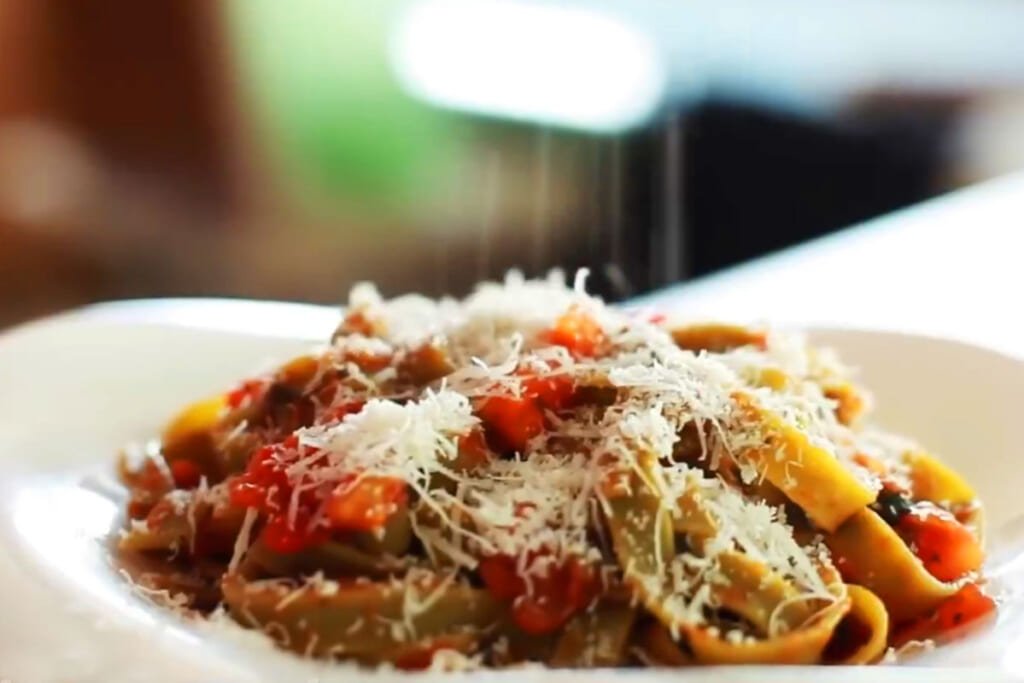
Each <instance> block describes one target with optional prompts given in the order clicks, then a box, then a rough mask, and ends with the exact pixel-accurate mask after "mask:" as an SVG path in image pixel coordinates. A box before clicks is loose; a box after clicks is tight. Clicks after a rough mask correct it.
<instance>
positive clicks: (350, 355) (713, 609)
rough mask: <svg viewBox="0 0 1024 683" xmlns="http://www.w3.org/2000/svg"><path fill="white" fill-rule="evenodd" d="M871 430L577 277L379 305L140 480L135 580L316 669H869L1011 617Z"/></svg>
mask: <svg viewBox="0 0 1024 683" xmlns="http://www.w3.org/2000/svg"><path fill="white" fill-rule="evenodd" d="M869 407H870V400H869V397H868V395H867V394H866V393H865V392H864V390H863V389H862V388H860V387H859V386H858V385H857V384H856V383H855V382H854V381H853V378H852V375H851V373H850V371H849V370H848V369H846V368H845V367H844V366H843V365H841V364H840V362H839V361H838V359H837V358H836V357H835V356H834V355H833V354H832V353H830V352H828V351H827V350H822V349H817V348H812V347H810V346H808V345H807V343H806V342H805V340H804V339H803V338H802V337H801V336H799V335H793V334H782V333H778V332H772V331H767V330H760V329H753V328H746V327H733V326H728V325H720V324H703V325H685V326H684V325H679V324H676V323H673V322H672V321H671V320H668V319H666V318H665V317H664V316H663V315H658V314H652V313H650V312H646V311H629V310H620V309H617V308H612V307H608V306H605V305H604V304H603V303H601V302H600V301H599V300H597V299H595V298H592V297H590V296H588V295H587V294H586V293H585V291H584V287H583V277H580V276H578V277H577V281H576V283H575V286H574V287H568V286H566V285H565V283H564V280H563V279H562V278H561V276H560V275H558V274H553V275H552V276H551V277H549V278H547V279H544V280H524V279H523V278H522V277H521V276H519V275H518V274H515V273H513V274H510V275H509V276H508V277H507V278H506V280H505V281H504V282H503V283H486V284H483V285H481V286H479V287H478V288H477V290H476V291H475V292H474V293H473V294H472V295H470V296H469V297H468V298H466V299H465V300H462V301H454V300H448V299H444V300H440V301H433V300H429V299H426V298H423V297H419V296H404V297H399V298H397V299H392V300H383V299H382V298H381V297H380V296H379V294H377V292H376V290H375V289H373V288H372V287H370V286H367V285H361V286H358V287H356V288H355V289H354V290H353V293H352V295H351V297H350V302H349V306H348V307H347V309H346V314H345V316H344V319H343V321H342V323H341V325H340V326H339V328H338V330H337V332H336V333H335V335H334V336H333V339H331V341H330V343H329V345H327V346H326V347H324V348H322V349H318V350H316V351H315V352H312V353H310V354H309V355H305V356H302V357H300V358H296V359H294V360H292V361H291V362H289V363H287V364H286V365H284V366H283V367H280V368H279V369H277V370H275V371H273V372H269V373H267V374H265V375H262V376H259V377H255V378H253V379H249V380H246V381H244V382H241V383H240V384H238V385H237V386H236V387H234V388H232V389H230V390H229V391H227V392H226V393H223V394H221V395H217V396H215V397H213V398H211V399H208V400H204V401H201V402H198V403H196V404H194V405H192V406H190V407H188V408H187V409H185V410H184V411H183V412H182V413H181V414H180V415H179V416H178V417H176V418H175V419H174V420H172V421H171V422H170V424H169V425H168V426H167V427H166V429H165V431H164V433H163V435H162V437H161V439H160V440H159V441H154V443H152V444H149V445H147V446H144V447H137V448H133V449H127V450H126V452H125V454H124V455H123V456H122V458H121V461H120V464H119V468H120V475H121V477H122V479H123V481H124V482H125V484H126V485H127V487H128V489H129V491H130V499H129V503H128V506H127V518H128V522H127V524H126V528H125V530H124V531H123V532H122V533H121V536H120V539H119V550H120V552H121V554H122V556H123V557H124V558H126V562H127V560H128V559H130V560H131V561H132V563H133V564H132V566H134V567H135V568H136V569H135V570H134V571H133V577H134V578H133V580H134V581H136V582H138V583H139V584H141V585H143V586H144V587H145V588H146V589H147V590H149V591H165V592H166V593H167V594H172V595H174V596H176V601H177V602H176V604H177V605H178V606H180V607H182V608H184V609H186V610H188V611H190V613H195V614H209V613H216V614H218V615H228V616H230V617H231V618H232V619H234V620H235V621H237V622H238V623H239V624H241V625H242V626H245V627H248V628H252V629H258V630H260V631H262V632H264V633H266V634H267V635H268V636H269V637H270V638H271V639H273V640H274V641H275V642H276V643H277V644H278V645H280V646H281V647H283V648H286V649H289V650H293V651H295V652H296V653H299V654H301V655H305V656H310V657H318V658H332V659H340V660H350V661H355V662H359V663H361V664H366V665H393V666H396V667H400V668H406V669H418V668H427V667H434V668H455V667H466V666H492V667H502V666H511V665H515V664H519V663H524V662H540V663H544V664H547V665H550V666H553V667H618V666H663V667H674V666H693V665H704V664H864V663H873V662H878V661H880V660H882V659H883V658H884V657H886V655H887V652H888V653H891V652H892V648H900V647H901V646H903V645H905V644H907V643H911V642H915V641H925V640H928V639H933V638H942V637H948V636H949V635H950V634H952V633H955V632H957V631H958V630H959V629H961V628H962V627H964V626H965V625H968V624H976V623H978V622H980V621H982V620H984V619H985V618H986V617H988V616H989V615H991V614H992V613H993V612H994V609H995V603H994V602H993V601H992V599H991V598H989V597H988V596H987V595H986V594H985V593H984V592H983V588H982V585H983V582H982V581H981V575H980V571H981V566H982V561H983V552H982V549H981V514H980V507H979V505H978V501H977V499H976V496H975V493H974V491H973V490H972V489H971V487H970V486H969V485H968V484H967V483H966V482H965V481H964V480H963V479H962V478H961V477H960V476H958V475H957V474H956V473H955V472H953V471H952V470H950V469H949V468H948V467H946V466H945V465H943V464H941V463H940V462H939V461H937V460H936V459H935V458H933V457H932V456H931V455H929V454H928V453H927V452H926V451H924V450H922V449H921V448H920V447H918V446H917V445H915V444H914V443H913V442H911V441H909V440H906V439H903V438H900V437H896V436H893V435H890V434H885V433H882V432H880V431H878V430H876V429H873V428H871V427H869V426H867V425H866V424H865V423H866V421H867V414H868V412H869ZM138 567H142V568H143V569H141V570H140V569H138Z"/></svg>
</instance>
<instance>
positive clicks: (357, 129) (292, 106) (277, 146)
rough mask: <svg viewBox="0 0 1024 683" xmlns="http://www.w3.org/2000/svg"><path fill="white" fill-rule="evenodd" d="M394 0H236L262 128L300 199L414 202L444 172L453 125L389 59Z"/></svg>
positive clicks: (235, 28) (235, 19) (451, 151)
mask: <svg viewBox="0 0 1024 683" xmlns="http://www.w3.org/2000/svg"><path fill="white" fill-rule="evenodd" d="M401 4H402V3H401V2H396V1H395V0H289V1H284V0H232V1H231V2H230V3H229V8H230V11H229V13H228V19H229V23H230V28H231V33H232V37H233V41H234V44H235V48H236V57H237V60H236V61H237V63H238V66H239V68H240V70H241V77H242V82H243V87H244V89H245V90H246V91H247V92H246V93H245V96H246V98H247V99H248V100H249V101H250V102H251V103H252V104H254V105H255V107H256V111H255V112H254V115H255V116H256V117H257V119H256V120H257V130H259V131H260V133H261V134H262V135H264V136H266V139H264V140H262V141H261V143H262V144H263V145H265V146H266V148H267V149H268V150H269V151H270V153H271V156H272V158H273V160H274V162H275V163H276V164H278V165H279V167H278V168H275V169H274V173H275V175H276V176H277V177H278V178H279V179H281V180H282V182H284V183H286V186H287V187H288V188H289V189H290V191H292V192H295V193H297V194H298V195H299V198H300V200H303V201H312V200H315V199H319V200H323V199H324V198H327V199H328V203H330V200H331V199H338V200H342V201H344V202H345V203H346V204H349V205H351V204H353V203H355V204H358V205H361V206H363V207H364V208H368V209H371V210H384V211H393V210H401V209H402V208H408V207H409V206H410V205H411V204H413V203H414V202H415V201H416V200H418V199H420V198H421V197H424V196H430V195H431V194H432V193H434V192H435V191H436V190H437V189H438V187H437V186H438V185H439V184H440V183H443V182H444V178H445V177H446V176H445V173H444V170H445V169H446V168H450V164H451V163H452V159H453V158H454V155H455V152H456V150H457V147H458V139H457V136H456V127H455V126H454V125H453V122H452V121H451V120H449V118H448V117H447V116H446V115H445V114H443V113H441V112H438V111H436V110H432V109H430V108H428V107H427V106H425V105H423V104H420V103H417V102H415V101H414V100H412V99H411V98H410V97H409V96H407V95H406V94H404V93H403V92H402V91H401V90H400V88H399V86H398V84H397V82H396V80H395V78H394V76H393V74H392V73H391V71H390V69H389V66H388V37H389V36H388V33H389V30H390V29H391V28H393V24H394V21H395V19H396V15H397V13H398V11H399V10H400V8H401Z"/></svg>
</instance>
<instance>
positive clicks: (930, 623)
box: [892, 584, 996, 647]
mask: <svg viewBox="0 0 1024 683" xmlns="http://www.w3.org/2000/svg"><path fill="white" fill-rule="evenodd" d="M995 609H996V603H995V601H994V600H993V599H992V598H990V597H989V596H987V595H985V594H984V593H983V592H982V591H981V589H980V588H979V587H978V586H977V585H975V584H968V585H966V586H964V587H963V588H961V589H960V590H959V591H957V592H956V593H954V594H953V595H952V596H951V597H949V598H946V600H944V601H943V602H942V603H940V604H939V606H938V607H936V608H935V609H934V610H933V611H932V612H931V613H930V614H927V615H925V616H923V617H921V618H920V619H915V620H914V621H911V622H909V623H906V624H902V625H900V626H898V627H897V628H896V629H895V630H894V632H893V636H892V641H893V645H894V646H895V647H899V646H901V645H904V644H906V643H908V642H910V641H911V640H926V639H929V638H935V637H936V636H940V635H942V634H944V633H948V632H950V631H953V630H954V629H957V628H959V627H961V626H965V625H966V624H970V623H972V622H975V621H978V620H980V619H982V618H984V617H986V616H988V615H990V614H992V613H994V612H995Z"/></svg>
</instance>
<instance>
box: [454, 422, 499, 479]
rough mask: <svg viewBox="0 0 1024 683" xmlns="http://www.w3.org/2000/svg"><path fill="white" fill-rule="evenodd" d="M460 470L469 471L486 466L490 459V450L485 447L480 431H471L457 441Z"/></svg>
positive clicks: (482, 433) (482, 434)
mask: <svg viewBox="0 0 1024 683" xmlns="http://www.w3.org/2000/svg"><path fill="white" fill-rule="evenodd" d="M457 445H458V449H459V461H460V462H461V469H464V470H471V469H475V468H477V467H480V466H482V465H486V464H487V463H488V462H489V461H490V459H491V449H490V448H488V447H487V440H486V439H485V438H484V432H483V430H482V429H473V430H471V431H470V432H469V433H468V434H463V435H462V436H460V437H459V438H458V440H457Z"/></svg>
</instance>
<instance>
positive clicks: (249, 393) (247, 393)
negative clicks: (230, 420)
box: [224, 379, 267, 410]
mask: <svg viewBox="0 0 1024 683" xmlns="http://www.w3.org/2000/svg"><path fill="white" fill-rule="evenodd" d="M266 386H267V381H266V380H264V379H248V380H246V381H244V382H242V383H241V384H240V385H238V386H237V387H235V388H234V389H232V390H231V391H229V392H228V393H227V396H226V397H225V399H224V401H225V402H226V403H227V404H228V407H229V408H231V409H232V410H236V409H238V408H241V407H242V406H243V405H245V404H247V403H249V402H251V401H254V400H256V399H257V398H258V397H259V395H260V393H261V392H262V391H263V390H264V389H265V388H266Z"/></svg>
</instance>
